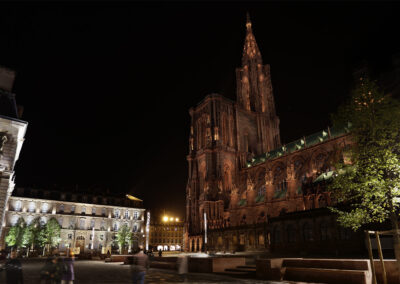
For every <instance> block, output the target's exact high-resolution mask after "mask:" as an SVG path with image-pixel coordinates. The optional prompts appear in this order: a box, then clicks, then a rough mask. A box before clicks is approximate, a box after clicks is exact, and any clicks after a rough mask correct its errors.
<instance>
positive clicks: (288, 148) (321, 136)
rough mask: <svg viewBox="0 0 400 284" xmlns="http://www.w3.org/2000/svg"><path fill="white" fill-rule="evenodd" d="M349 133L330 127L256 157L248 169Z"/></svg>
mask: <svg viewBox="0 0 400 284" xmlns="http://www.w3.org/2000/svg"><path fill="white" fill-rule="evenodd" d="M349 132H350V127H345V128H340V129H339V128H335V127H332V128H329V127H328V128H327V129H324V130H321V131H318V132H316V133H313V134H311V135H309V136H306V137H303V138H300V139H298V140H296V141H293V142H291V143H288V144H286V145H283V146H282V147H279V148H277V149H274V150H272V151H270V152H267V153H264V154H262V155H259V156H257V157H254V158H252V160H251V161H249V162H247V167H248V168H250V167H253V166H255V165H258V164H261V163H264V162H265V161H267V160H272V159H275V158H278V157H281V156H284V155H287V154H290V153H293V152H295V151H298V150H301V149H304V148H306V147H310V146H314V145H316V144H319V143H322V142H325V141H327V140H330V139H333V138H336V137H339V136H342V135H345V134H347V133H349Z"/></svg>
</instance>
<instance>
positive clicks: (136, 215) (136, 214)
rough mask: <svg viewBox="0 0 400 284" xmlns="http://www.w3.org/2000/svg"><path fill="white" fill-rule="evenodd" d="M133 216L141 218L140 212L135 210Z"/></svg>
mask: <svg viewBox="0 0 400 284" xmlns="http://www.w3.org/2000/svg"><path fill="white" fill-rule="evenodd" d="M133 218H134V219H138V218H139V212H137V211H135V212H133Z"/></svg>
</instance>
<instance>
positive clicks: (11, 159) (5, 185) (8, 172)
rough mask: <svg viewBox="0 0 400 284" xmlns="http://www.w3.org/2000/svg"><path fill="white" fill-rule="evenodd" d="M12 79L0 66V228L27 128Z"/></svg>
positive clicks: (10, 74) (9, 72)
mask: <svg viewBox="0 0 400 284" xmlns="http://www.w3.org/2000/svg"><path fill="white" fill-rule="evenodd" d="M14 79H15V72H14V71H12V70H9V69H7V68H4V67H1V66H0V228H2V227H3V226H4V224H3V222H4V214H5V210H4V209H5V207H6V204H7V202H8V198H9V197H10V195H11V194H12V192H13V190H14V186H15V184H14V178H15V172H14V166H15V163H16V161H17V160H18V157H19V153H20V151H21V148H22V144H23V142H24V136H25V132H26V128H27V126H28V123H27V122H26V121H22V120H20V119H19V117H20V115H19V113H18V109H17V105H16V102H15V94H13V93H12V88H13V84H14ZM1 237H2V234H1V230H0V238H1Z"/></svg>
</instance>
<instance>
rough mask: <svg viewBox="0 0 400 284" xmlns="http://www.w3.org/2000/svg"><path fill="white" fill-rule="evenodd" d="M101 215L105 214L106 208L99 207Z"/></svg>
mask: <svg viewBox="0 0 400 284" xmlns="http://www.w3.org/2000/svg"><path fill="white" fill-rule="evenodd" d="M101 215H103V216H106V208H101Z"/></svg>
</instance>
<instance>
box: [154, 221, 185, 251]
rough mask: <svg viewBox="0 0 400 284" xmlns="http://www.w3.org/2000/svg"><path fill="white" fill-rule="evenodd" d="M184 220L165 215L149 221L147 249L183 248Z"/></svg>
mask: <svg viewBox="0 0 400 284" xmlns="http://www.w3.org/2000/svg"><path fill="white" fill-rule="evenodd" d="M183 228H184V222H183V221H180V220H179V219H178V218H175V217H174V218H172V217H166V216H164V217H163V218H160V220H156V221H153V222H150V241H149V249H153V250H155V249H157V250H163V251H179V250H182V249H183Z"/></svg>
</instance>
